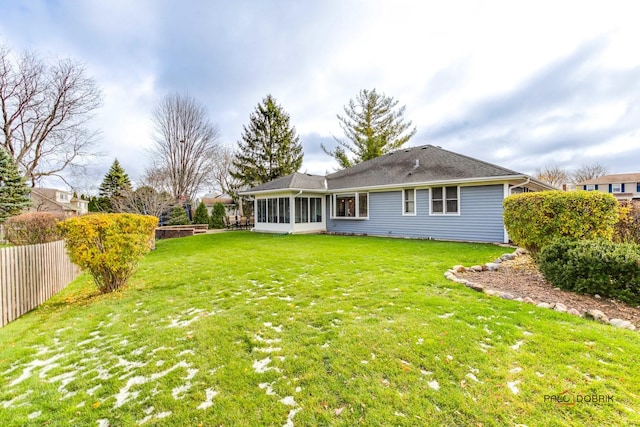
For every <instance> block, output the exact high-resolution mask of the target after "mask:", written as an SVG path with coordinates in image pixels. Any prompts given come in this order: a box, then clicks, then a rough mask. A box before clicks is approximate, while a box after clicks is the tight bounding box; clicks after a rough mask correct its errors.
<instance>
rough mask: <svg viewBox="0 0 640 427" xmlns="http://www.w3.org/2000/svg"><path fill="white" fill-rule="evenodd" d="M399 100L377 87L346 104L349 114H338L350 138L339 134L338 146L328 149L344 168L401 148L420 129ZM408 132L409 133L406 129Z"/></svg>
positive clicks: (329, 153) (327, 151) (341, 125)
mask: <svg viewBox="0 0 640 427" xmlns="http://www.w3.org/2000/svg"><path fill="white" fill-rule="evenodd" d="M397 104H398V101H395V100H394V99H393V98H391V97H388V96H385V95H384V94H379V93H377V92H376V90H375V89H373V90H367V89H363V90H361V91H360V93H359V94H358V96H357V97H356V99H355V101H354V100H353V99H350V100H349V104H347V105H346V106H345V107H344V112H345V114H346V116H341V115H340V114H338V120H339V121H340V127H341V128H342V130H343V131H344V134H345V136H346V137H347V139H348V141H343V140H340V139H338V138H336V142H337V143H338V146H337V147H336V148H335V149H333V150H329V149H327V148H326V147H325V146H324V145H321V147H322V150H324V152H325V153H327V154H328V155H330V156H331V157H333V158H335V159H336V160H337V161H338V164H339V165H340V167H341V168H348V167H349V166H353V165H355V164H358V163H360V162H364V161H365V160H371V159H375V158H376V157H379V156H382V155H383V154H385V153H388V152H390V151H393V150H395V149H398V148H400V147H401V146H402V145H403V144H405V143H406V142H407V141H408V140H409V139H411V137H412V136H413V135H415V133H416V128H415V127H414V128H413V129H410V128H411V121H409V122H405V121H404V110H405V107H404V106H403V107H400V108H398V109H396V105H397ZM405 132H406V133H405Z"/></svg>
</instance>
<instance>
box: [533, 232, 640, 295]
mask: <svg viewBox="0 0 640 427" xmlns="http://www.w3.org/2000/svg"><path fill="white" fill-rule="evenodd" d="M538 266H539V268H540V271H541V272H542V274H543V275H544V277H545V278H546V279H547V280H548V281H549V282H551V283H552V284H553V285H554V286H557V287H559V288H561V289H565V290H568V291H574V292H579V293H585V294H591V295H595V294H598V295H600V296H603V297H610V298H617V299H619V300H622V301H626V302H630V303H639V302H640V247H639V246H637V245H634V244H616V243H612V242H610V241H608V240H604V239H597V240H571V239H567V238H564V239H559V240H556V241H554V242H552V243H550V244H549V245H547V246H545V247H544V248H543V249H542V251H540V253H539V255H538Z"/></svg>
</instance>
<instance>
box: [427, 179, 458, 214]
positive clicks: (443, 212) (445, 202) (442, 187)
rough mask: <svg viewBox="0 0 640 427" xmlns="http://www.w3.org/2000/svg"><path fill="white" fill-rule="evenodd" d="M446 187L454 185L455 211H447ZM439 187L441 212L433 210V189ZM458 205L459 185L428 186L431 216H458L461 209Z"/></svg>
mask: <svg viewBox="0 0 640 427" xmlns="http://www.w3.org/2000/svg"><path fill="white" fill-rule="evenodd" d="M447 187H455V188H456V200H457V202H458V203H457V206H458V210H457V211H456V212H447ZM434 188H441V189H442V212H433V189H434ZM460 208H461V206H460V186H459V185H443V186H437V187H431V188H429V215H432V216H443V215H447V216H456V215H457V216H459V215H460V211H461V209H460Z"/></svg>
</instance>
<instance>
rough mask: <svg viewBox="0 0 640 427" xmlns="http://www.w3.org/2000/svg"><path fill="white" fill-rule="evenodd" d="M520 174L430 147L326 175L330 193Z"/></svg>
mask: <svg viewBox="0 0 640 427" xmlns="http://www.w3.org/2000/svg"><path fill="white" fill-rule="evenodd" d="M514 175H518V176H521V175H523V174H521V173H519V172H515V171H512V170H510V169H505V168H503V167H500V166H497V165H493V164H491V163H487V162H483V161H481V160H477V159H474V158H471V157H467V156H463V155H462V154H457V153H453V152H451V151H447V150H443V149H442V148H440V147H435V146H433V145H423V146H420V147H414V148H406V149H400V150H397V151H394V152H391V153H388V154H385V155H383V156H380V157H377V158H375V159H372V160H368V161H366V162H362V163H359V164H357V165H355V166H352V167H350V168H347V169H343V170H341V171H338V172H335V173H333V174H330V175H327V183H328V186H329V189H330V190H335V189H341V188H363V187H375V186H385V185H394V184H399V185H401V184H410V183H419V182H420V183H422V182H438V181H448V180H457V179H473V178H488V177H506V176H514Z"/></svg>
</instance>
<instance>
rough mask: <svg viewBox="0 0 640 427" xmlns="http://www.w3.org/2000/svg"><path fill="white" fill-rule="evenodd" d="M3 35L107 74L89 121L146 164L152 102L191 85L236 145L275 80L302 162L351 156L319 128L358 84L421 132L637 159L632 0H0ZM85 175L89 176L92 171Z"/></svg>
mask: <svg viewBox="0 0 640 427" xmlns="http://www.w3.org/2000/svg"><path fill="white" fill-rule="evenodd" d="M0 10H1V13H0V43H5V44H6V45H8V46H9V47H10V48H12V49H14V50H15V51H21V50H24V49H29V50H34V51H36V52H38V53H39V54H40V55H41V56H45V57H47V56H53V57H70V58H73V59H76V60H79V61H81V62H82V63H84V64H85V66H86V68H87V72H88V74H89V75H90V76H92V77H94V78H95V80H96V81H97V83H98V86H99V87H101V88H102V90H103V92H104V96H105V98H104V106H103V107H101V108H100V110H98V111H97V114H96V117H95V119H94V121H93V126H94V127H95V128H96V129H99V130H100V131H101V137H100V140H99V143H98V148H99V150H100V151H102V152H103V153H105V156H104V157H103V158H102V159H101V160H100V163H99V164H98V165H97V166H96V167H95V168H94V173H95V174H96V175H98V180H101V179H102V177H103V176H104V174H105V173H106V171H107V170H108V168H109V166H110V165H111V163H112V162H113V159H114V158H115V157H117V158H118V159H119V160H120V162H121V163H122V165H123V166H124V168H125V170H126V171H127V172H128V173H129V175H130V176H131V178H132V179H134V180H135V179H137V178H138V177H139V176H140V175H141V174H142V173H143V171H144V169H145V167H146V166H147V165H148V162H147V152H146V149H147V148H148V147H149V146H150V145H151V144H152V140H151V122H150V116H151V111H152V109H153V107H154V105H155V103H156V102H157V101H158V100H159V99H161V98H162V97H163V96H164V95H166V94H169V93H173V92H178V93H186V94H189V95H191V96H193V97H194V98H196V99H197V100H199V101H200V102H202V103H203V104H204V105H205V106H206V107H207V108H208V110H209V112H210V115H211V119H212V121H213V122H214V123H216V124H217V125H218V127H219V130H220V134H221V140H222V142H223V143H225V144H228V145H236V144H237V141H238V139H240V135H241V133H242V126H243V124H246V123H247V122H248V119H249V114H250V113H251V112H252V111H253V109H254V108H255V106H256V105H257V103H258V102H260V101H261V100H262V98H263V97H264V96H265V95H267V94H269V93H270V94H272V95H273V96H274V97H275V98H276V99H277V101H278V102H279V103H280V104H281V105H282V106H283V107H284V109H285V110H286V111H287V112H288V113H289V114H290V116H291V123H292V124H293V125H294V126H295V127H296V129H297V131H298V134H299V135H300V138H301V141H302V144H303V147H304V163H303V166H302V171H303V172H308V173H316V174H324V173H325V172H331V171H333V170H334V169H335V168H336V167H337V164H336V163H334V162H333V161H332V159H331V158H330V157H329V156H327V155H326V154H324V153H323V152H322V150H321V149H320V143H321V142H324V143H325V144H326V145H328V146H330V147H331V146H333V145H334V142H333V141H334V140H333V137H334V136H336V137H342V136H343V135H342V131H341V129H340V127H339V125H338V120H337V119H336V114H338V113H341V112H342V108H343V106H344V105H345V104H346V103H347V102H348V101H349V99H350V98H354V97H355V96H356V95H357V93H358V92H359V91H360V90H361V89H373V88H375V89H377V90H378V92H383V93H385V94H386V95H388V96H392V97H394V98H395V99H396V100H398V101H399V105H406V113H405V114H406V118H407V119H408V120H411V121H413V124H414V125H415V126H416V127H417V129H418V132H417V134H416V135H415V136H414V137H413V138H412V139H411V140H410V141H409V143H408V146H417V145H424V144H433V145H439V146H441V147H443V148H446V149H448V150H452V151H455V152H458V153H461V154H466V155H469V156H473V157H477V158H479V159H482V160H485V161H488V162H492V163H496V164H499V165H501V166H504V167H508V168H511V169H515V170H517V171H519V172H524V173H531V174H532V173H534V172H535V170H536V168H538V167H541V166H549V165H557V166H560V167H564V168H569V169H571V168H576V167H578V166H581V165H583V164H587V163H594V162H600V163H602V164H604V165H605V166H607V167H608V169H609V172H610V173H624V172H640V162H639V161H638V160H639V159H640V54H639V52H640V50H639V47H638V44H639V42H640V25H638V22H637V17H638V16H639V15H640V14H639V13H638V12H639V11H640V5H639V4H638V3H637V2H636V1H627V2H624V1H607V2H605V1H575V2H574V1H564V0H563V1H557V0H556V1H549V2H547V1H529V2H525V1H450V2H449V1H448V2H444V1H437V2H436V1H430V2H427V1H411V2H405V1H397V0H393V1H391V0H389V1H374V0H363V1H355V0H354V1H348V0H336V1H331V0H322V1H320V0H318V1H306V0H305V1H302V0H300V1H268V0H261V1H242V0H236V1H206V0H200V1H196V0H193V1H159V0H148V1H146V0H109V1H104V0H95V1H90V0H76V1H65V0H50V1H45V0H40V1H37V0H30V1H26V0H25V1H10V0H0ZM81 185H82V184H81Z"/></svg>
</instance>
